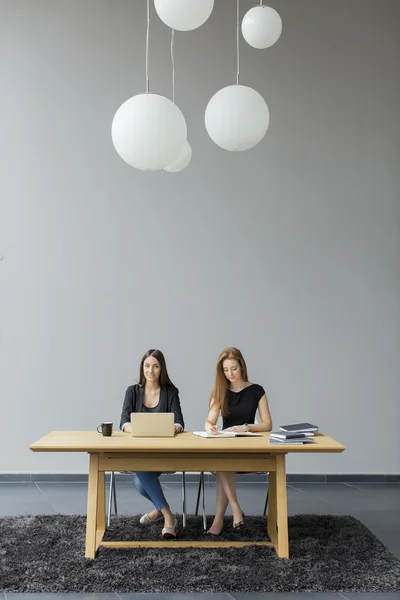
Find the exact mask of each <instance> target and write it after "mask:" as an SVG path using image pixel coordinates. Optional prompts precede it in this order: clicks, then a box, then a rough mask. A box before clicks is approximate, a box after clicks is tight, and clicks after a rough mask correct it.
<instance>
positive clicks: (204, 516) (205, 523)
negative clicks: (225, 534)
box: [200, 473, 207, 531]
mask: <svg viewBox="0 0 400 600" xmlns="http://www.w3.org/2000/svg"><path fill="white" fill-rule="evenodd" d="M200 483H201V489H202V498H203V529H204V531H206V530H207V517H206V494H205V490H204V473H201V474H200Z"/></svg>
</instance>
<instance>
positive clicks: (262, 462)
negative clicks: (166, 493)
mask: <svg viewBox="0 0 400 600" xmlns="http://www.w3.org/2000/svg"><path fill="white" fill-rule="evenodd" d="M30 449H31V450H32V451H33V452H87V453H89V455H90V461H89V481H88V504H87V521H86V551H85V556H86V558H95V555H96V551H97V549H98V548H99V546H107V547H112V548H133V547H142V548H155V547H157V548H159V547H165V548H167V547H168V548H187V547H190V546H191V547H193V546H196V547H201V548H217V547H228V546H229V547H232V546H236V547H242V546H247V545H254V544H256V545H266V546H273V547H274V548H275V550H276V553H277V555H278V556H279V557H281V558H289V541H288V516H287V497H286V454H288V453H289V452H296V453H297V452H301V453H304V454H310V453H314V452H343V450H344V449H345V446H342V444H340V443H339V442H336V441H335V440H334V439H332V438H330V437H328V436H327V435H324V434H322V433H318V434H316V436H315V443H314V444H304V445H301V444H299V445H288V444H280V445H277V444H271V443H270V442H269V437H268V433H265V434H263V436H262V437H254V438H253V437H250V438H249V437H241V438H218V439H211V438H207V439H205V438H201V437H198V436H195V435H193V434H192V433H191V432H186V433H181V434H179V435H177V436H175V437H173V438H133V437H132V436H131V435H129V434H127V433H123V432H122V431H115V432H113V435H112V436H111V437H103V436H101V435H98V434H97V433H96V431H52V432H51V433H49V434H48V435H45V436H44V437H43V438H41V439H40V440H38V441H37V442H35V443H34V444H32V445H31V446H30ZM106 471H244V472H259V471H260V472H264V471H265V472H268V473H269V502H268V516H267V531H268V535H269V539H270V540H271V541H267V540H266V541H261V542H246V541H240V542H239V541H232V542H230V541H218V540H215V539H212V540H207V541H193V542H191V541H180V540H171V541H157V542H155V541H152V542H151V541H129V542H125V541H109V542H106V541H103V536H104V532H105V529H106V522H105V493H104V473H105V472H106Z"/></svg>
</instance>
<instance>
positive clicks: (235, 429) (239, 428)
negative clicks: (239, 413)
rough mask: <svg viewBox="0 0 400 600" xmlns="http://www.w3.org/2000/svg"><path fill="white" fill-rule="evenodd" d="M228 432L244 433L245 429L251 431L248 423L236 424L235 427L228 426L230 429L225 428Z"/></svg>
mask: <svg viewBox="0 0 400 600" xmlns="http://www.w3.org/2000/svg"><path fill="white" fill-rule="evenodd" d="M224 431H226V432H227V433H230V432H234V433H243V432H244V431H249V426H248V425H235V426H234V427H228V429H224Z"/></svg>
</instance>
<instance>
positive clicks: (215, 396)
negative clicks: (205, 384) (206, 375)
mask: <svg viewBox="0 0 400 600" xmlns="http://www.w3.org/2000/svg"><path fill="white" fill-rule="evenodd" d="M227 358H228V359H229V358H230V359H233V360H237V361H238V363H239V365H240V369H241V374H242V379H243V381H245V382H248V376H247V366H246V363H245V360H244V358H243V356H242V353H241V352H240V350H238V349H237V348H234V347H233V346H230V347H228V348H224V350H222V352H221V354H220V355H219V356H218V360H217V367H216V372H215V381H214V387H213V390H212V392H211V397H210V404H211V402H213V401H215V402H217V404H218V405H219V407H220V409H221V413H222V416H223V417H226V415H227V414H228V386H229V382H228V379H227V378H226V377H225V373H224V367H223V364H222V363H223V362H224V360H226V359H227Z"/></svg>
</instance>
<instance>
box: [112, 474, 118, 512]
mask: <svg viewBox="0 0 400 600" xmlns="http://www.w3.org/2000/svg"><path fill="white" fill-rule="evenodd" d="M112 475H113V478H112V488H113V497H114V513H115V514H116V515H117V514H118V509H117V488H116V487H115V474H114V471H113V473H112Z"/></svg>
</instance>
